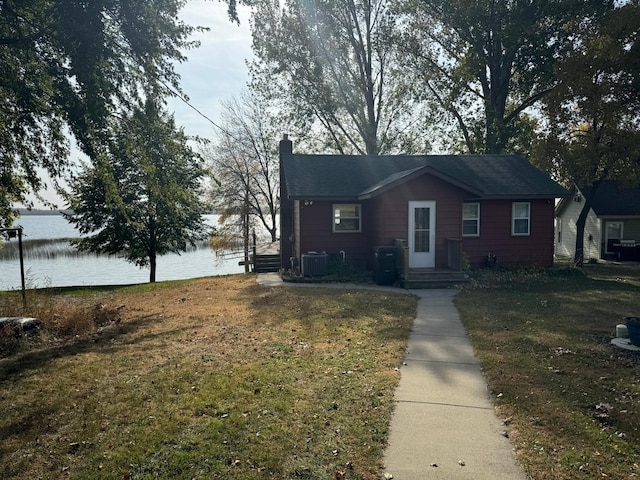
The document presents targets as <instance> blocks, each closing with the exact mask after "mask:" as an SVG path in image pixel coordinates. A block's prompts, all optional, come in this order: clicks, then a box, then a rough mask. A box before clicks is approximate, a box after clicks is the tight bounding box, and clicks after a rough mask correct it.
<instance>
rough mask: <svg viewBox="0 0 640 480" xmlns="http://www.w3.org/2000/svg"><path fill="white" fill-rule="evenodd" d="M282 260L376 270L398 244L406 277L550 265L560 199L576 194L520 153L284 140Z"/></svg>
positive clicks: (401, 269)
mask: <svg viewBox="0 0 640 480" xmlns="http://www.w3.org/2000/svg"><path fill="white" fill-rule="evenodd" d="M280 189H281V191H280V202H281V209H280V228H281V230H280V232H281V245H280V251H281V264H282V267H283V268H285V269H288V268H290V267H291V266H292V265H299V266H301V267H302V271H303V273H305V272H304V270H305V264H304V258H303V257H304V256H305V254H307V255H310V252H315V253H317V254H323V253H326V254H327V256H328V257H331V256H334V257H337V258H342V259H344V260H346V261H349V262H350V263H353V264H355V265H358V266H362V267H367V268H373V267H375V264H374V262H375V254H374V252H375V250H376V249H377V248H379V247H384V246H388V247H393V246H395V247H397V248H398V250H397V251H398V252H399V253H398V257H399V262H398V267H399V273H400V275H401V276H402V275H404V276H405V277H406V276H407V274H408V272H409V271H415V270H417V269H433V270H439V269H450V270H460V269H461V268H462V267H463V266H465V265H467V264H468V265H470V266H472V267H480V266H483V265H485V264H486V262H487V260H488V259H489V261H490V262H492V261H497V262H498V263H499V264H501V265H540V266H550V265H552V264H553V253H554V207H555V203H556V202H555V199H556V198H559V197H563V196H566V195H569V194H570V193H569V192H568V191H567V190H565V189H564V188H563V187H561V186H560V185H558V184H557V183H556V182H554V181H552V180H551V179H550V178H549V177H548V176H547V175H546V174H544V173H543V172H541V171H540V170H538V169H537V168H535V167H534V166H533V165H531V164H530V163H529V162H528V161H527V160H525V159H524V158H522V157H520V156H514V155H428V156H424V155H420V156H405V155H398V156H361V155H299V154H295V153H293V148H292V143H291V141H290V140H288V139H286V137H285V139H283V140H282V141H281V142H280Z"/></svg>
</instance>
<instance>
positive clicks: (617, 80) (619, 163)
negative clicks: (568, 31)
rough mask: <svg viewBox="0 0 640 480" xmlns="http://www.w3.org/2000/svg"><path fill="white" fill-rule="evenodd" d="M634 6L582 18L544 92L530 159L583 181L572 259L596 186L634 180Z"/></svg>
mask: <svg viewBox="0 0 640 480" xmlns="http://www.w3.org/2000/svg"><path fill="white" fill-rule="evenodd" d="M638 32H640V6H639V5H638V2H629V3H626V4H624V5H622V6H620V7H618V8H616V9H614V10H612V11H611V12H609V13H608V15H606V17H605V18H604V19H603V20H602V21H601V22H598V23H596V22H581V23H580V24H579V25H578V26H577V28H576V30H575V37H574V41H573V42H572V43H571V44H570V45H568V46H567V48H566V49H565V50H563V51H562V52H561V57H560V58H561V61H560V63H559V65H558V68H557V76H558V79H559V82H560V83H559V85H558V86H557V87H556V88H555V89H554V91H553V92H552V93H551V94H550V95H549V96H548V97H547V98H546V100H545V103H544V113H545V114H546V116H547V118H548V123H547V128H546V129H545V131H544V132H543V136H542V138H541V140H540V142H539V144H538V146H537V149H536V154H535V162H536V163H538V165H540V166H541V167H542V168H544V169H546V170H548V171H549V172H551V173H552V174H553V175H555V176H556V177H557V178H558V179H559V180H561V181H563V182H564V183H565V184H567V185H578V186H581V187H583V186H589V187H591V188H590V189H589V192H590V194H589V195H587V196H586V198H585V199H584V200H585V201H584V202H583V204H582V211H581V213H580V215H579V217H578V220H577V222H576V227H577V234H576V249H575V257H574V263H575V264H576V265H577V266H580V265H582V263H583V261H584V252H583V248H584V247H583V245H584V227H585V223H586V220H587V215H588V213H589V210H590V209H591V205H592V200H593V198H594V197H595V194H596V193H597V191H598V187H599V185H600V184H601V183H602V182H603V181H606V180H616V181H619V182H620V183H622V184H626V185H627V186H638V185H640V114H639V113H638V112H640V38H639V37H638Z"/></svg>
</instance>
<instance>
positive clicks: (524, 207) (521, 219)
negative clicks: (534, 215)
mask: <svg viewBox="0 0 640 480" xmlns="http://www.w3.org/2000/svg"><path fill="white" fill-rule="evenodd" d="M530 232H531V204H530V203H529V202H514V203H513V207H512V214H511V234H512V235H529V234H530Z"/></svg>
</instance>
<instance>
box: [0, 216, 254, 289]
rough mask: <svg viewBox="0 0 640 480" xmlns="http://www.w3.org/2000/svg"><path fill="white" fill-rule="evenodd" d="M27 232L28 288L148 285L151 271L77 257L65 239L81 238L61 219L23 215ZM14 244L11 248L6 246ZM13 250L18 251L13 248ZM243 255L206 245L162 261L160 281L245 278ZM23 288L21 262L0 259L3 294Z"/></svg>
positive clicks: (210, 218) (107, 258) (101, 257)
mask: <svg viewBox="0 0 640 480" xmlns="http://www.w3.org/2000/svg"><path fill="white" fill-rule="evenodd" d="M205 217H206V221H207V223H208V224H210V225H214V224H215V223H216V222H217V216H216V215H207V216H205ZM17 225H21V226H22V227H23V237H22V238H23V243H24V268H25V276H26V278H27V286H28V287H29V288H41V287H67V286H93V285H127V284H132V283H145V282H148V281H149V269H148V268H139V267H136V266H135V265H134V264H132V263H129V262H127V261H126V260H124V259H122V258H118V257H115V256H108V255H94V254H84V253H78V252H75V250H74V249H73V247H71V245H70V244H69V242H68V241H66V240H65V239H68V238H74V237H78V236H79V235H78V232H77V230H76V229H75V228H74V227H73V226H72V225H71V224H69V223H68V222H67V221H66V220H65V219H64V217H62V216H61V215H25V216H23V217H20V218H19V219H18V221H17V222H16V226H17ZM8 244H12V245H8ZM17 244H18V240H17V238H16V239H12V240H10V241H6V240H3V245H4V247H7V248H6V250H5V252H4V253H5V254H6V253H8V251H9V250H10V249H11V250H15V251H17ZM14 245H15V247H14ZM241 256H242V254H241V253H237V254H229V255H225V256H223V257H221V256H216V254H215V253H214V252H213V251H212V249H211V248H210V247H208V246H207V245H206V244H203V245H201V246H200V247H199V248H198V249H193V250H190V251H187V252H186V253H182V254H181V255H177V254H168V255H163V256H160V257H158V261H157V271H156V280H157V281H163V280H181V279H188V278H198V277H207V276H212V275H227V274H232V273H242V272H244V267H243V266H239V265H238V262H239V261H240V260H241ZM20 287H21V280H20V259H19V256H18V255H17V254H16V255H12V257H11V258H8V259H6V258H4V259H3V258H1V257H0V290H14V289H19V288H20Z"/></svg>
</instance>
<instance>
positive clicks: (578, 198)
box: [573, 193, 582, 203]
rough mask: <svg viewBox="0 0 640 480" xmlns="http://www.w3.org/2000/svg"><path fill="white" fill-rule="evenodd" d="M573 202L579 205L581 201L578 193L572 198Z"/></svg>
mask: <svg viewBox="0 0 640 480" xmlns="http://www.w3.org/2000/svg"><path fill="white" fill-rule="evenodd" d="M573 201H574V202H578V203H580V202H581V201H582V195H581V194H580V193H576V194H575V196H574V197H573Z"/></svg>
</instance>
